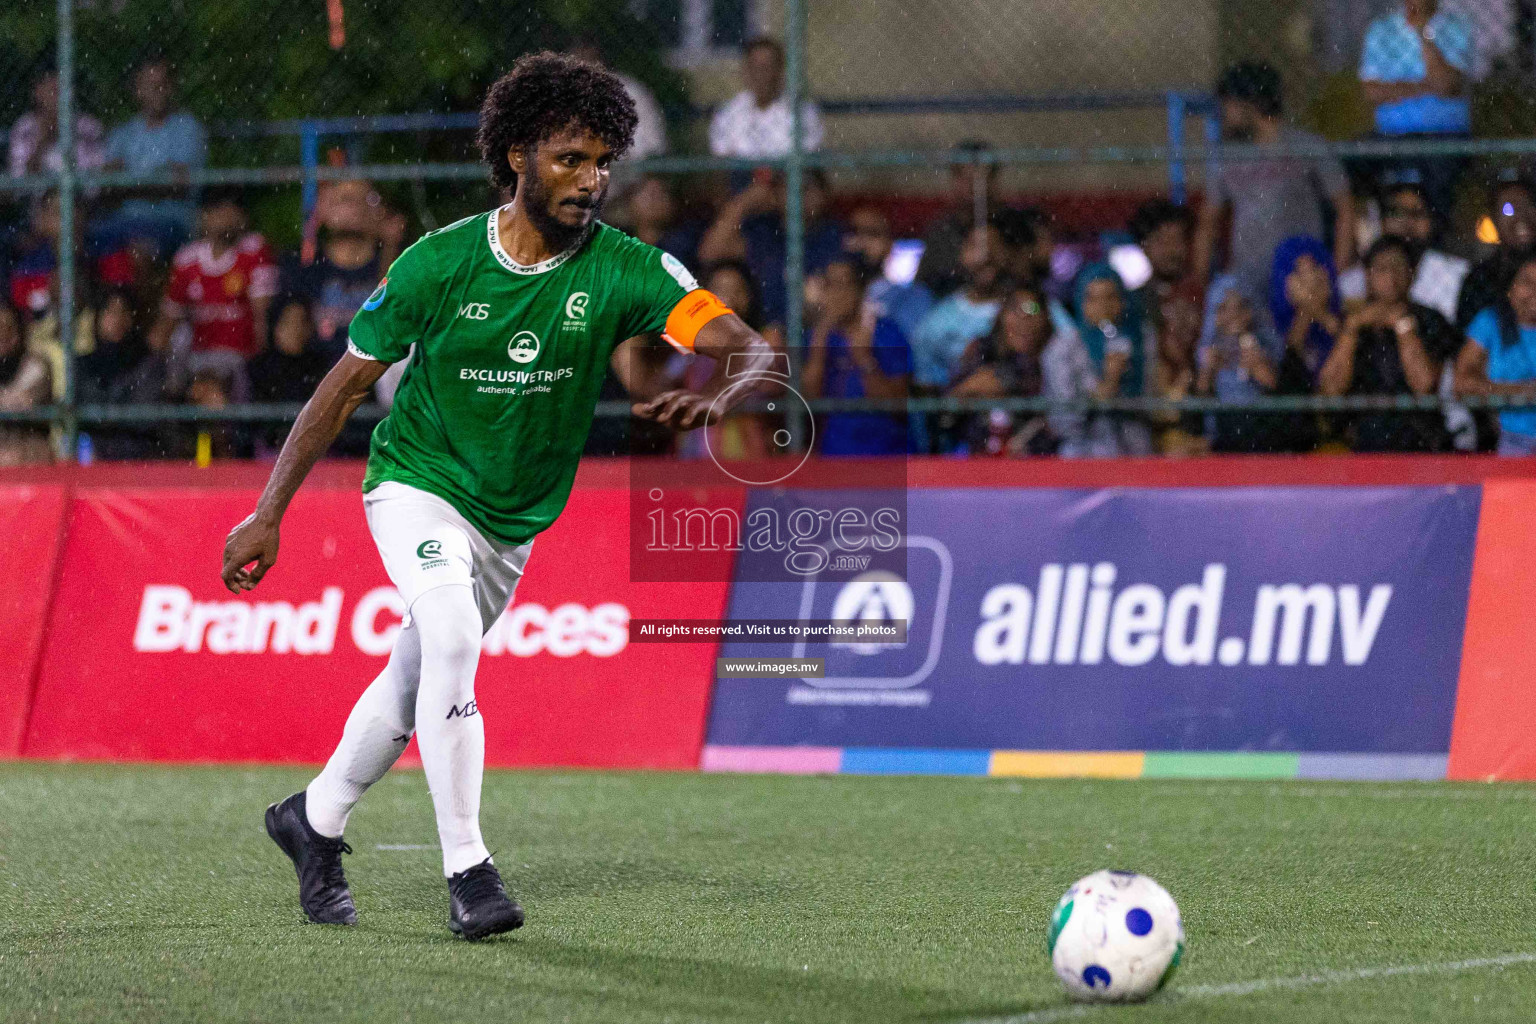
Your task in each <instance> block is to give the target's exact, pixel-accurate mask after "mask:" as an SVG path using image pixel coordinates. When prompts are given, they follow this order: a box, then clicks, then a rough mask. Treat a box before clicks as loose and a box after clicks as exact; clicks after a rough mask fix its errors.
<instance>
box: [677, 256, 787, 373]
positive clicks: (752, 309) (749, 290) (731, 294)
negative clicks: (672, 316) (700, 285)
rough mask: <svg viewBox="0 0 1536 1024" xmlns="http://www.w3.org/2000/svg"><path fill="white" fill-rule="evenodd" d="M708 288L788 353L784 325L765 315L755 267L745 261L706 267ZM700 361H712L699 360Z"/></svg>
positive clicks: (704, 279) (764, 336)
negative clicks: (754, 273) (755, 276)
mask: <svg viewBox="0 0 1536 1024" xmlns="http://www.w3.org/2000/svg"><path fill="white" fill-rule="evenodd" d="M702 280H703V282H704V287H705V288H707V289H709V290H710V291H711V292H713V293H714V294H715V295H717V296H718V297H719V298H720V301H721V302H724V303H725V304H726V305H727V306H728V307H730V309H731V310H732V311H733V312H735V314H736V315H737V316H739V317H741V319H742V320H743V321H745V322H746V325H747V326H748V327H750V328H752V329H753V330H754V331H757V332H758V333H759V334H761V335H762V336H763V340H764V341H766V342H768V344H769V345H770V346H772V347H773V348H775V349H777V350H778V351H781V352H782V351H783V350H784V325H783V324H782V323H779V322H778V321H776V320H774V321H770V320H768V319H767V317H766V315H765V314H764V312H763V299H762V293H761V292H760V291H759V290H758V287H757V282H756V281H755V280H753V277H752V268H751V267H749V266H748V265H747V264H746V263H745V262H743V261H741V260H725V261H723V262H721V263H712V264H710V265H709V266H707V267H705V268H704V275H703V278H702ZM696 362H709V360H707V359H702V358H701V359H699V360H697V361H696Z"/></svg>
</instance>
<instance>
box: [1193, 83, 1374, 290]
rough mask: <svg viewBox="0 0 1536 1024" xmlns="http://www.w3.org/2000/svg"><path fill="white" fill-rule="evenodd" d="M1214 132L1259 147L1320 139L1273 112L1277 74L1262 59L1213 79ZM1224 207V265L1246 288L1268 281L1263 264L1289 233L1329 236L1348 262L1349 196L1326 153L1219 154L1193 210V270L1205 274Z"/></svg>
mask: <svg viewBox="0 0 1536 1024" xmlns="http://www.w3.org/2000/svg"><path fill="white" fill-rule="evenodd" d="M1216 95H1217V97H1218V99H1220V101H1221V128H1222V137H1223V138H1224V139H1225V140H1226V141H1228V142H1236V143H1245V144H1253V145H1257V146H1259V147H1263V148H1266V149H1276V150H1279V149H1282V148H1283V149H1287V150H1289V149H1292V148H1298V147H1309V146H1320V145H1323V144H1324V142H1323V140H1322V139H1321V138H1320V137H1318V136H1316V135H1312V134H1311V133H1309V132H1304V131H1301V130H1300V129H1297V128H1292V127H1291V126H1289V125H1287V124H1285V122H1284V121H1283V120H1282V119H1281V114H1282V110H1283V107H1282V102H1281V83H1280V74H1279V72H1277V71H1276V70H1275V69H1274V68H1272V67H1270V66H1269V65H1268V64H1262V63H1256V62H1249V61H1245V62H1243V63H1241V64H1237V65H1234V66H1233V67H1231V68H1229V69H1228V70H1227V71H1226V73H1225V74H1223V75H1222V76H1221V80H1220V82H1218V83H1217V86H1216ZM1229 210H1230V212H1231V215H1232V236H1231V245H1230V257H1229V259H1228V260H1227V269H1228V272H1230V273H1235V274H1237V275H1238V276H1239V277H1241V278H1242V279H1243V286H1244V288H1245V289H1246V291H1247V292H1249V293H1250V294H1255V295H1261V294H1263V293H1264V292H1265V291H1266V290H1267V289H1268V287H1269V271H1270V263H1271V261H1272V260H1273V259H1274V255H1275V249H1276V248H1277V247H1278V246H1279V245H1280V243H1281V242H1282V241H1284V240H1285V239H1287V238H1291V237H1293V236H1295V235H1311V236H1312V237H1314V238H1324V239H1329V240H1331V242H1332V245H1333V257H1334V265H1335V266H1337V267H1340V268H1343V267H1348V266H1349V265H1350V264H1351V263H1353V262H1354V258H1355V248H1354V222H1355V207H1354V199H1353V197H1352V196H1351V194H1350V190H1349V179H1348V178H1347V177H1346V176H1345V174H1344V168H1343V166H1341V165H1340V163H1339V161H1338V160H1336V159H1334V158H1333V157H1313V156H1290V155H1287V154H1284V153H1275V154H1274V155H1272V156H1263V157H1261V158H1258V159H1241V160H1225V161H1222V163H1221V165H1220V166H1219V167H1218V168H1217V171H1216V175H1215V180H1214V181H1213V182H1212V183H1211V187H1210V189H1209V191H1208V193H1207V195H1206V199H1205V204H1204V206H1203V207H1202V208H1201V210H1200V221H1199V227H1198V229H1197V230H1196V233H1195V276H1196V279H1197V280H1198V281H1200V282H1202V283H1203V282H1205V281H1206V280H1208V279H1209V278H1210V274H1211V271H1212V269H1213V268H1214V267H1215V266H1216V250H1217V247H1218V242H1219V239H1218V238H1217V233H1218V230H1219V228H1220V225H1221V223H1222V218H1223V216H1224V215H1225V214H1226V213H1227V212H1228V211H1229Z"/></svg>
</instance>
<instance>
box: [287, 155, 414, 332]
mask: <svg viewBox="0 0 1536 1024" xmlns="http://www.w3.org/2000/svg"><path fill="white" fill-rule="evenodd" d="M315 220H316V224H317V225H318V228H319V232H320V235H319V244H318V245H317V246H316V247H315V251H314V252H313V254H312V257H313V258H312V259H310V260H309V261H307V262H306V261H305V260H304V258H303V254H300V255H299V256H298V257H297V258H295V259H293V260H290V261H288V262H287V263H285V264H284V266H283V268H282V273H281V281H282V290H283V291H284V292H289V293H292V294H293V295H296V296H298V297H299V298H301V299H302V300H303V301H304V302H305V304H306V305H307V306H308V307H309V309H310V310H311V311H312V312H313V315H314V335H315V337H314V344H313V347H314V350H315V351H316V353H317V354H318V355H319V356H320V357H323V358H326V359H328V360H329V361H330V362H331V363H334V362H335V361H336V360H337V359H340V358H341V354H342V352H344V351H345V350H346V347H347V325H348V324H350V323H351V322H352V317H353V316H354V315H356V313H357V311H358V310H359V309H361V308H362V305H363V303H364V302H365V301H366V300H367V298H368V296H369V295H370V294H371V293H372V292H373V290H374V289H375V288H377V287H378V286H379V280H380V279H381V278H382V277H383V276H384V274H385V272H386V271H387V270H388V269H389V265H390V264H391V263H393V262H394V259H395V257H396V256H398V255H399V254H400V243H401V240H402V239H403V238H404V236H405V217H404V216H403V215H402V214H399V213H395V212H392V211H390V210H389V209H388V208H387V207H386V206H385V204H384V201H383V199H382V198H380V196H379V194H378V192H376V191H374V189H373V186H372V185H370V184H369V183H368V182H366V181H364V180H362V179H360V178H358V179H353V180H351V181H337V182H333V183H331V184H328V185H326V186H325V187H323V188H322V189H321V190H320V193H319V195H318V197H317V199H316V203H315Z"/></svg>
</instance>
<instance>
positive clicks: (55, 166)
mask: <svg viewBox="0 0 1536 1024" xmlns="http://www.w3.org/2000/svg"><path fill="white" fill-rule="evenodd" d="M103 135H104V133H103V131H102V127H101V122H100V121H98V120H96V119H95V118H94V117H92V116H91V115H89V114H83V113H77V114H76V115H75V167H76V168H77V169H79V170H82V171H94V170H97V169H99V168H100V167H101V165H102V163H103V162H104V161H105V159H106V157H105V155H104V151H103V148H102V139H103ZM10 157H11V177H13V178H20V177H22V176H23V175H28V174H57V173H58V172H59V171H62V170H63V169H64V156H63V153H62V151H61V150H60V149H59V74H58V72H57V71H54V70H52V69H49V70H47V71H44V72H43V73H42V74H41V75H39V76H38V78H37V81H36V82H35V83H33V85H32V107H31V109H29V110H28V111H27V112H26V113H24V114H22V115H21V116H20V117H18V118H17V119H16V123H15V124H14V125H12V126H11V134H10Z"/></svg>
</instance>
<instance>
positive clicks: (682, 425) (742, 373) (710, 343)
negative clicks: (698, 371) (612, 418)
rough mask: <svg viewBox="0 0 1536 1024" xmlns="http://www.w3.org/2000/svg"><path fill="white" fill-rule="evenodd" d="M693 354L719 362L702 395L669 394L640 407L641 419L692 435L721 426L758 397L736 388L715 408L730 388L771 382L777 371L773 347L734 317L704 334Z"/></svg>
mask: <svg viewBox="0 0 1536 1024" xmlns="http://www.w3.org/2000/svg"><path fill="white" fill-rule="evenodd" d="M693 350H694V352H696V353H698V354H699V355H701V356H709V357H710V358H711V359H713V360H714V361H715V372H714V375H713V376H711V377H710V378H709V381H708V382H707V383H705V385H704V386H703V387H702V388H700V389H699V390H698V391H688V390H683V389H679V390H674V391H665V392H662V393H661V394H659V395H657V396H656V397H655V398H653V399H651V400H650V401H649V402H636V403H635V405H634V407H633V411H634V414H635V415H636V416H639V417H640V418H641V419H647V420H655V421H656V422H657V423H661V424H664V425H666V426H669V427H671V428H672V429H673V430H693V429H694V428H696V427H703V426H708V425H709V424H711V423H717V422H719V421H720V420H721V419H723V418H724V417H725V415H726V413H728V412H730V411H731V410H732V409H734V408H735V407H736V406H738V405H740V404H741V403H742V402H744V401H746V399H747V398H748V397H750V396H751V395H752V394H753V393H754V392H753V389H751V388H737V389H735V390H734V391H732V392H731V393H730V396H729V397H728V398H727V399H726V400H724V401H721V402H719V403H718V404H716V401H715V400H716V399H718V398H719V397H720V395H721V394H722V393H724V392H725V390H726V389H727V388H729V387H730V386H731V385H732V384H734V383H736V382H737V381H739V380H740V379H741V378H743V377H751V378H753V379H765V380H766V379H768V378H766V377H765V376H764V375H765V374H767V373H768V372H769V371H770V370H772V369H773V348H772V346H770V345H769V344H768V342H766V341H764V340H763V336H762V335H760V334H758V333H757V332H756V331H754V330H753V329H752V328H750V327H748V326H747V325H746V324H745V323H744V322H743V321H742V319H741V317H739V316H737V315H736V314H735V313H723V314H721V315H720V316H717V317H715V318H714V319H713V320H711V321H709V323H707V324H705V325H704V326H703V327H701V328H699V333H698V335H697V336H696V337H695V338H694V341H693ZM732 357H734V359H733V358H732ZM728 375H729V376H728Z"/></svg>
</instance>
